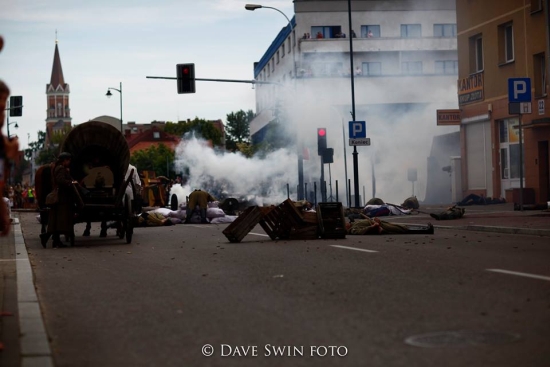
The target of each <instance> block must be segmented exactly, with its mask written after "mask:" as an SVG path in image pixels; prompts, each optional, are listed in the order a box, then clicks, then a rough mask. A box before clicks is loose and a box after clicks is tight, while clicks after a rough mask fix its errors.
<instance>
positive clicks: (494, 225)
mask: <svg viewBox="0 0 550 367" xmlns="http://www.w3.org/2000/svg"><path fill="white" fill-rule="evenodd" d="M446 208H447V206H425V207H423V206H420V209H419V210H420V212H421V213H418V214H412V215H399V216H389V217H380V219H382V220H386V221H388V222H392V223H401V224H426V223H428V222H430V223H432V224H433V225H434V227H435V228H436V229H437V228H440V229H445V228H452V229H463V230H472V231H486V232H498V233H511V234H527V235H537V236H550V210H548V209H546V210H524V211H519V210H514V204H513V203H506V204H491V205H470V206H463V207H462V208H464V209H465V212H464V217H462V218H460V219H453V220H440V221H438V220H436V219H434V218H432V217H430V216H429V214H426V213H436V214H437V213H440V212H442V211H444V210H445V209H446Z"/></svg>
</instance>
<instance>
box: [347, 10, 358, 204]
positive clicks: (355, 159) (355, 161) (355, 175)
mask: <svg viewBox="0 0 550 367" xmlns="http://www.w3.org/2000/svg"><path fill="white" fill-rule="evenodd" d="M348 18H349V32H348V35H349V60H350V61H349V62H350V71H351V73H350V74H351V117H352V119H353V121H355V84H354V75H353V74H354V69H353V37H352V34H351V31H352V29H351V0H348ZM358 155H359V153H357V145H354V146H353V180H354V183H353V186H354V193H355V194H354V195H355V207H356V208H359V160H358V157H357V156H358Z"/></svg>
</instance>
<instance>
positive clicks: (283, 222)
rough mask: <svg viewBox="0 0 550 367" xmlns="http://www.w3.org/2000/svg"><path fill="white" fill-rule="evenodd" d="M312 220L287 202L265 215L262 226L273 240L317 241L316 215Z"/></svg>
mask: <svg viewBox="0 0 550 367" xmlns="http://www.w3.org/2000/svg"><path fill="white" fill-rule="evenodd" d="M310 214H313V215H314V217H313V218H312V217H311V215H309V216H308V218H307V220H305V218H304V217H303V213H302V212H301V211H300V210H299V209H298V208H296V206H295V205H294V203H293V202H292V201H290V200H285V201H284V202H283V203H281V204H280V205H278V206H276V207H271V210H269V211H268V212H266V213H265V215H264V217H263V218H262V220H261V221H260V225H261V226H262V228H263V229H264V231H265V232H266V233H267V234H268V235H269V237H270V238H271V239H272V240H276V239H279V240H307V239H317V238H319V235H318V226H317V216H316V214H315V213H310Z"/></svg>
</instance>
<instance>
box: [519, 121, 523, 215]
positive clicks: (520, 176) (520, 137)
mask: <svg viewBox="0 0 550 367" xmlns="http://www.w3.org/2000/svg"><path fill="white" fill-rule="evenodd" d="M521 115H522V114H521V113H520V114H519V210H520V211H523V132H522V130H523V128H522V126H521Z"/></svg>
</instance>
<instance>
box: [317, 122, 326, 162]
mask: <svg viewBox="0 0 550 367" xmlns="http://www.w3.org/2000/svg"><path fill="white" fill-rule="evenodd" d="M325 149H327V129H326V128H324V127H320V128H318V129H317V154H318V155H323V152H324V151H325Z"/></svg>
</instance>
